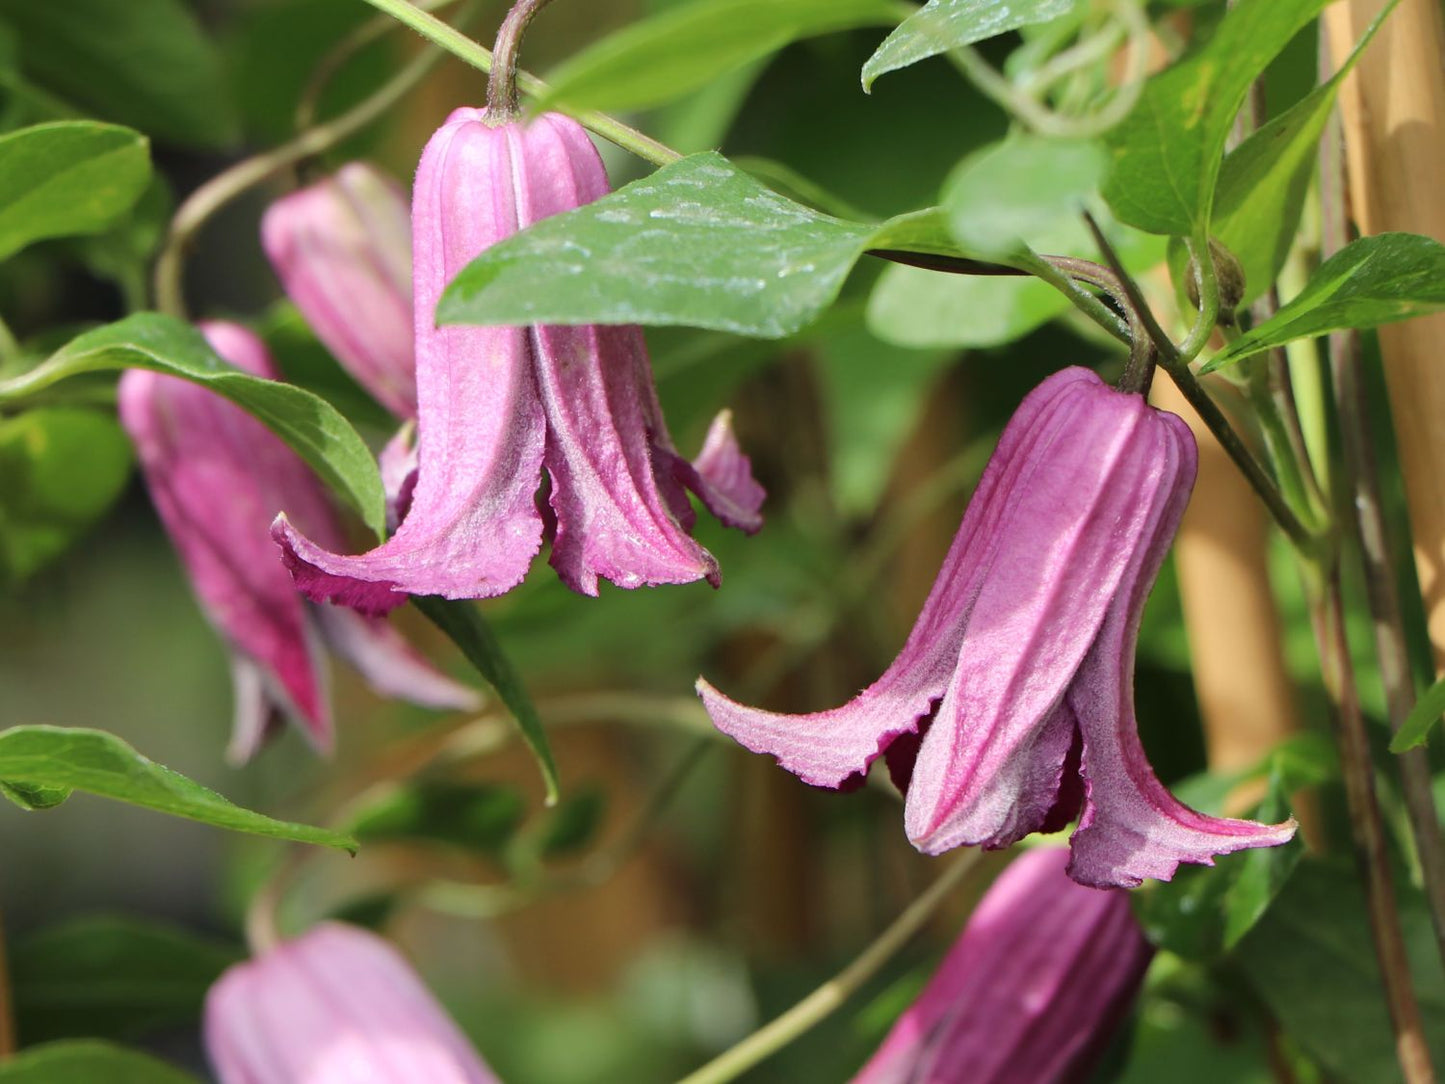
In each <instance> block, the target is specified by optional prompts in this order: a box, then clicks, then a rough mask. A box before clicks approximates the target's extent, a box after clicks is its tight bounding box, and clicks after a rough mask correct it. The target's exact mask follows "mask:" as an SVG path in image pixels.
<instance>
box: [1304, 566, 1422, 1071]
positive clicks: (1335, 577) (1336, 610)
mask: <svg viewBox="0 0 1445 1084" xmlns="http://www.w3.org/2000/svg"><path fill="white" fill-rule="evenodd" d="M1315 567H1316V569H1318V566H1315ZM1322 578H1323V581H1324V582H1323V583H1322V584H1320V583H1317V584H1315V585H1313V586H1312V588H1311V596H1312V597H1311V600H1310V601H1311V606H1310V609H1311V617H1312V619H1313V623H1314V627H1315V637H1316V639H1317V640H1318V642H1319V650H1320V662H1321V666H1322V669H1323V673H1324V679H1325V688H1326V690H1327V691H1328V692H1329V694H1330V699H1331V700H1332V701H1333V702H1334V706H1335V711H1334V722H1335V739H1336V741H1337V742H1338V744H1339V747H1340V766H1341V769H1342V771H1343V774H1344V782H1345V799H1346V802H1347V803H1348V805H1349V810H1350V827H1351V831H1352V832H1353V835H1354V839H1355V859H1356V862H1357V863H1358V864H1359V868H1360V875H1361V878H1362V879H1363V881H1364V884H1365V902H1366V908H1367V910H1368V913H1369V917H1370V932H1371V934H1372V936H1373V938H1374V942H1375V957H1376V959H1377V961H1378V962H1379V965H1380V978H1381V981H1382V983H1383V984H1384V988H1385V1002H1386V1005H1387V1006H1388V1007H1389V1010H1390V1020H1391V1022H1392V1023H1393V1024H1394V1028H1395V1054H1396V1057H1397V1059H1398V1060H1399V1063H1400V1071H1401V1074H1402V1075H1403V1076H1404V1079H1405V1081H1406V1084H1433V1081H1434V1080H1435V1069H1434V1066H1433V1065H1432V1064H1431V1062H1430V1050H1429V1048H1428V1047H1427V1046H1426V1045H1425V1036H1424V1027H1423V1024H1422V1022H1421V1018H1420V1006H1419V1003H1418V1002H1417V1000H1416V998H1415V987H1414V984H1413V980H1412V979H1411V976H1410V963H1409V958H1408V957H1407V956H1406V953H1405V939H1404V934H1403V932H1402V931H1401V927H1400V912H1399V907H1398V903H1397V901H1396V898H1395V882H1394V880H1393V876H1392V873H1391V870H1390V856H1389V853H1388V851H1387V850H1386V844H1385V826H1384V821H1383V819H1382V817H1381V815H1380V805H1379V801H1378V799H1377V797H1376V794H1375V774H1374V771H1375V769H1374V764H1373V763H1372V761H1371V758H1370V739H1369V735H1368V734H1367V733H1366V730H1365V717H1364V715H1363V713H1362V712H1361V710H1360V700H1359V693H1358V690H1357V689H1356V687H1355V674H1354V668H1353V665H1352V663H1351V661H1350V648H1349V643H1348V641H1347V640H1346V638H1345V615H1344V598H1343V596H1342V594H1341V591H1340V572H1339V566H1338V563H1337V562H1334V561H1333V560H1331V561H1330V563H1329V567H1328V569H1327V570H1325V571H1324V574H1323V577H1322Z"/></svg>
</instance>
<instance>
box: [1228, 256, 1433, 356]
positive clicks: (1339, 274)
mask: <svg viewBox="0 0 1445 1084" xmlns="http://www.w3.org/2000/svg"><path fill="white" fill-rule="evenodd" d="M1442 308H1445V245H1442V244H1440V243H1439V242H1438V241H1433V240H1431V239H1430V238H1428V237H1421V236H1419V235H1418V234H1413V233H1381V234H1377V235H1376V236H1374V237H1362V238H1360V239H1359V240H1358V241H1352V242H1351V243H1350V244H1348V245H1346V246H1345V247H1344V248H1342V249H1340V251H1339V252H1337V253H1335V254H1334V255H1333V256H1331V257H1330V258H1329V259H1328V260H1326V261H1325V262H1324V263H1323V264H1321V265H1320V266H1319V267H1318V268H1317V269H1316V270H1315V273H1314V274H1313V275H1311V276H1310V280H1309V282H1307V283H1305V288H1304V289H1303V290H1301V291H1300V292H1299V294H1298V296H1296V297H1294V298H1292V299H1291V300H1290V302H1289V304H1287V305H1285V306H1284V307H1283V308H1281V309H1280V310H1279V312H1277V313H1276V314H1275V315H1274V316H1273V317H1271V318H1270V319H1268V320H1266V321H1265V322H1264V323H1262V324H1260V325H1259V326H1258V327H1256V328H1252V329H1251V330H1250V331H1248V332H1247V333H1245V334H1244V335H1242V336H1240V337H1239V338H1238V339H1236V340H1235V341H1234V342H1232V343H1230V344H1229V345H1228V346H1227V347H1225V348H1224V349H1223V350H1221V351H1220V352H1219V353H1218V354H1217V355H1215V357H1214V359H1213V360H1212V361H1210V362H1209V364H1208V365H1206V366H1204V368H1203V370H1201V371H1202V372H1206V373H1212V372H1214V371H1215V370H1216V369H1222V368H1224V367H1225V366H1226V365H1233V364H1234V363H1235V362H1237V361H1239V360H1240V359H1241V358H1247V357H1249V356H1250V355H1251V354H1257V353H1259V352H1260V351H1261V350H1268V349H1270V348H1271V347H1275V346H1281V345H1283V344H1284V343H1287V342H1290V341H1291V340H1293V339H1305V338H1310V337H1312V336H1315V335H1324V334H1327V333H1328V332H1331V331H1338V330H1340V329H1341V328H1360V329H1363V328H1370V327H1377V326H1379V325H1380V324H1388V323H1391V322H1392V321H1395V320H1407V319H1409V318H1410V317H1412V316H1423V315H1425V314H1426V313H1431V312H1437V311H1439V310H1440V309H1442Z"/></svg>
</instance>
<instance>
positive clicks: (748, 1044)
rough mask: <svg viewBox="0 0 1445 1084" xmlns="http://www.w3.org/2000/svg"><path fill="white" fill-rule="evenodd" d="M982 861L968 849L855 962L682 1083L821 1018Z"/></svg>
mask: <svg viewBox="0 0 1445 1084" xmlns="http://www.w3.org/2000/svg"><path fill="white" fill-rule="evenodd" d="M978 861H979V851H977V850H968V851H965V852H964V853H963V854H962V855H960V856H959V857H958V858H957V859H956V860H955V861H954V863H953V865H951V866H949V867H948V869H946V870H944V871H943V873H942V874H940V875H939V877H938V879H937V880H935V881H934V882H933V883H932V884H931V885H929V886H928V887H927V888H926V889H924V891H923V894H922V895H920V896H919V897H918V898H917V899H916V900H914V901H913V902H912V903H911V904H909V905H908V907H907V909H906V910H904V912H903V913H902V914H901V915H899V916H898V917H897V918H896V919H894V920H893V924H892V925H891V926H889V927H888V928H887V929H886V930H884V931H883V932H882V933H881V934H879V935H878V937H877V939H876V940H875V941H874V942H873V943H872V944H871V945H869V946H868V947H867V948H865V949H864V950H863V951H862V952H861V953H859V954H858V956H857V957H856V958H855V959H854V960H853V962H852V963H850V964H849V965H848V966H847V967H845V968H844V969H843V970H842V971H840V972H838V974H837V975H835V976H834V977H833V978H831V979H829V980H828V981H827V982H825V983H824V984H823V985H822V986H820V987H818V988H817V989H816V990H814V991H813V992H812V993H811V994H809V995H808V996H807V997H805V998H803V1000H802V1001H800V1002H798V1003H797V1004H796V1005H794V1006H793V1007H792V1008H791V1009H789V1010H788V1011H787V1012H785V1013H783V1015H782V1016H779V1017H777V1018H776V1019H774V1020H773V1021H772V1022H771V1023H769V1024H767V1025H765V1026H764V1027H762V1028H759V1029H758V1030H757V1031H755V1032H753V1033H752V1034H751V1035H749V1036H748V1037H747V1038H746V1039H744V1040H743V1041H742V1042H740V1043H738V1044H737V1045H736V1046H734V1047H732V1048H731V1049H728V1050H725V1051H723V1052H722V1053H721V1054H719V1055H718V1056H717V1057H716V1058H714V1059H713V1060H712V1061H710V1062H708V1063H707V1064H706V1065H704V1066H703V1067H702V1068H700V1069H697V1070H695V1071H694V1072H692V1073H689V1074H688V1075H687V1076H686V1077H684V1078H683V1079H682V1080H681V1081H679V1082H678V1084H724V1082H725V1081H729V1080H733V1079H735V1078H736V1077H737V1076H738V1075H739V1074H741V1073H744V1072H746V1071H747V1070H749V1069H751V1068H752V1067H753V1066H754V1065H757V1064H758V1063H759V1062H761V1061H763V1060H764V1059H765V1058H768V1057H770V1056H771V1055H773V1054H775V1053H777V1051H779V1050H781V1049H782V1048H783V1047H785V1046H787V1045H788V1043H790V1042H792V1041H793V1040H794V1039H796V1038H797V1037H798V1036H799V1035H801V1034H803V1032H805V1031H807V1030H808V1029H809V1028H811V1027H813V1026H814V1025H816V1024H817V1023H819V1022H820V1021H821V1020H823V1019H824V1018H825V1017H826V1016H828V1014H830V1013H831V1012H833V1010H835V1009H837V1008H838V1007H839V1006H841V1005H842V1004H843V1002H845V1001H846V1000H848V998H849V997H851V996H852V995H853V994H855V993H856V992H857V991H858V989H859V988H860V987H861V986H862V985H863V984H864V983H866V982H867V981H868V980H869V979H871V978H872V977H873V976H874V975H875V974H877V972H878V969H879V968H881V967H882V966H883V965H884V964H885V963H887V962H888V961H889V960H890V959H892V957H893V955H894V953H896V952H897V951H898V950H899V949H901V948H902V947H903V946H904V944H905V943H907V942H908V940H909V939H910V938H912V937H913V935H914V934H916V933H917V932H918V931H919V930H920V929H922V928H923V925H924V924H925V923H926V922H927V921H928V920H929V918H931V917H932V915H933V913H934V911H936V910H937V909H938V906H939V904H941V903H942V902H943V901H944V900H945V899H947V898H948V894H949V892H951V891H952V890H953V889H954V888H956V887H957V886H958V884H959V883H960V882H961V881H962V880H963V879H964V878H965V877H966V876H968V874H969V872H970V871H972V870H973V868H974V867H975V866H976V865H977V864H978Z"/></svg>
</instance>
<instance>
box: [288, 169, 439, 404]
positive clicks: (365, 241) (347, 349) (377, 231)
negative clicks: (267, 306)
mask: <svg viewBox="0 0 1445 1084" xmlns="http://www.w3.org/2000/svg"><path fill="white" fill-rule="evenodd" d="M261 247H262V248H264V249H265V250H266V255H267V256H268V257H269V258H270V260H271V266H272V267H273V268H274V269H275V271H276V275H277V277H278V278H279V279H280V280H281V285H282V286H283V287H285V289H286V293H287V295H289V296H290V298H291V300H292V301H293V302H295V304H296V307H297V308H298V309H300V310H301V315H302V316H303V317H305V318H306V322H307V323H308V324H310V325H311V328H312V330H313V331H315V332H316V337H317V338H319V339H320V340H321V341H322V343H323V344H325V346H326V348H327V349H328V350H330V351H331V353H332V354H334V355H335V356H336V360H337V361H339V362H341V364H342V365H343V366H344V367H345V369H346V370H347V372H349V373H350V374H351V375H352V376H353V377H355V378H356V380H357V382H358V383H359V384H361V386H362V387H364V388H365V389H366V390H367V391H368V392H370V393H371V395H372V397H373V398H375V399H376V401H377V402H379V403H380V404H381V405H382V406H384V407H386V409H387V410H389V411H391V412H392V413H393V414H395V415H396V416H397V417H398V418H402V419H406V418H413V417H415V416H416V359H415V354H414V347H413V342H412V316H411V221H410V218H409V217H408V210H407V202H406V194H405V193H404V192H403V191H402V189H401V186H400V185H398V184H397V183H396V182H395V181H393V180H392V179H391V178H390V177H388V176H386V175H385V174H384V173H382V172H381V171H380V170H378V169H376V168H375V167H374V166H371V165H368V164H367V163H365V162H351V163H349V164H347V165H344V166H342V167H341V169H340V170H338V171H337V172H336V174H335V175H334V176H331V177H327V178H326V179H325V180H322V181H318V182H317V183H315V184H313V185H310V186H309V187H307V188H303V189H301V190H300V191H297V192H292V193H291V194H289V195H286V196H283V197H281V198H280V199H279V200H277V201H276V202H275V203H273V204H271V206H270V207H269V208H267V210H266V213H265V215H264V216H262V218H261Z"/></svg>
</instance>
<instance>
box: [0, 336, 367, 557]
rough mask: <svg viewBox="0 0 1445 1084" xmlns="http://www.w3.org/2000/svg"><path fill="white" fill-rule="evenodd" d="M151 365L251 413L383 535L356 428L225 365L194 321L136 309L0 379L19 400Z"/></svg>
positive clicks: (330, 410)
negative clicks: (89, 377) (68, 382)
mask: <svg viewBox="0 0 1445 1084" xmlns="http://www.w3.org/2000/svg"><path fill="white" fill-rule="evenodd" d="M127 368H139V369H153V370H155V371H156V372H160V373H167V374H169V375H171V376H179V377H183V378H184V379H186V380H190V381H194V382H195V383H197V384H202V385H204V386H206V387H208V388H211V389H212V390H213V391H215V392H217V393H218V394H220V395H224V396H225V397H226V398H228V399H230V400H231V401H232V402H234V403H235V404H236V405H237V406H240V407H241V408H243V409H244V410H247V411H249V412H250V413H251V414H254V415H255V416H256V418H257V419H258V420H259V421H261V422H263V423H264V424H265V425H266V426H267V427H268V428H270V429H271V430H272V431H273V432H274V433H275V434H276V435H277V436H279V437H280V438H281V439H282V440H284V441H285V442H286V443H287V444H289V445H290V446H291V447H292V449H294V450H295V451H296V453H297V454H298V455H300V456H301V458H303V459H304V460H306V462H307V463H309V464H310V465H311V467H312V469H313V470H315V471H316V473H317V474H318V475H320V476H321V479H322V480H323V481H324V482H325V483H326V484H327V485H329V486H330V487H331V488H332V489H333V490H335V491H336V492H337V493H338V494H339V495H340V496H342V497H343V498H345V499H346V501H347V502H349V503H350V504H351V506H352V507H353V508H355V509H356V510H357V511H358V512H359V513H361V516H362V518H363V519H364V520H365V521H366V523H367V525H368V526H370V527H371V528H372V530H374V531H375V532H376V533H377V536H378V537H380V536H381V534H382V531H383V527H384V524H385V522H386V497H385V495H384V493H383V492H382V488H381V476H380V474H378V472H377V469H376V460H375V459H374V458H373V457H372V454H371V452H370V450H369V449H368V448H367V447H366V444H365V443H364V442H363V441H362V439H361V437H359V436H358V435H357V433H356V430H355V429H353V428H352V427H351V425H350V424H349V423H348V422H347V421H346V419H345V418H343V417H342V416H341V415H340V414H339V413H338V412H337V411H336V409H335V408H334V407H332V406H331V405H330V404H329V403H327V402H326V401H325V400H324V399H321V398H319V397H318V396H316V395H313V394H312V393H311V392H308V391H303V390H302V389H301V388H296V387H292V386H291V385H289V384H283V383H281V382H279V381H275V380H264V379H262V378H260V377H255V376H251V375H250V374H248V373H243V372H241V371H240V370H239V369H236V368H235V367H234V366H231V365H229V364H227V363H226V362H225V361H223V360H222V359H221V358H220V357H218V356H217V355H216V354H215V352H214V351H212V350H211V348H210V347H209V346H208V345H207V344H206V341H205V339H204V338H203V337H202V335H201V333H200V332H199V331H197V330H196V329H195V328H193V327H191V326H190V325H189V324H186V323H183V322H182V321H180V320H176V319H174V318H172V317H169V316H162V315H160V314H159V313H153V312H145V313H137V314H136V315H135V316H130V317H127V318H126V319H124V320H121V321H120V322H118V323H115V324H109V325H107V326H105V327H102V328H97V329H96V330H94V331H89V332H86V333H85V334H84V335H81V336H79V337H78V338H76V339H72V340H71V341H70V342H69V343H68V344H67V345H65V346H64V347H62V348H61V349H60V350H59V351H57V352H56V353H54V354H52V355H51V356H50V357H49V358H47V359H46V360H45V361H43V362H41V363H40V364H39V365H38V366H36V367H35V368H34V369H31V370H30V371H29V372H27V373H23V374H21V375H20V376H17V377H14V378H12V379H10V380H6V381H0V403H6V402H18V401H20V400H23V399H24V398H25V397H26V396H29V395H32V394H34V393H36V392H39V391H44V390H45V389H46V388H48V387H50V386H51V385H52V384H55V383H57V382H58V381H61V380H64V379H66V378H67V377H72V376H77V375H79V374H81V373H95V372H110V371H115V370H118V369H127Z"/></svg>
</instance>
